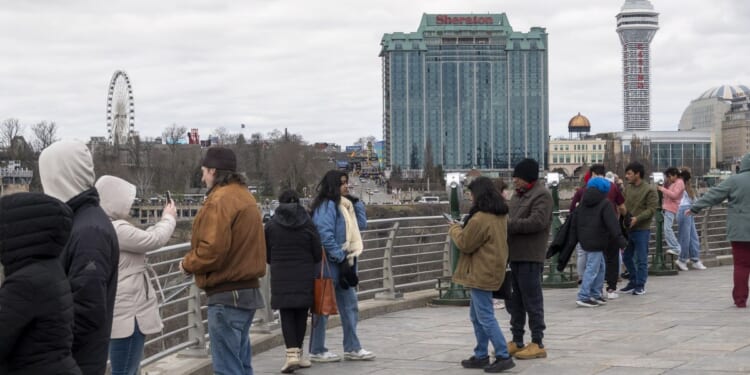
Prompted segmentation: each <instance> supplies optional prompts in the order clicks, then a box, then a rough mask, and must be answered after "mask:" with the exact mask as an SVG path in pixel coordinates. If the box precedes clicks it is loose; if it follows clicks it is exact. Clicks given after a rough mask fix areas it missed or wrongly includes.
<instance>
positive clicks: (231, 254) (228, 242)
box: [180, 147, 266, 374]
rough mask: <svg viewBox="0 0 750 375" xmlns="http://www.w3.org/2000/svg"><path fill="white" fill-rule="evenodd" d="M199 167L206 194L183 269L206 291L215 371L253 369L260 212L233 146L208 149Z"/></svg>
mask: <svg viewBox="0 0 750 375" xmlns="http://www.w3.org/2000/svg"><path fill="white" fill-rule="evenodd" d="M201 165H202V166H201V170H202V172H203V178H202V181H203V182H204V183H205V184H206V187H207V188H208V193H207V197H206V200H205V202H204V203H203V207H201V209H200V211H199V212H198V215H197V216H196V217H195V221H194V222H193V237H192V240H191V249H190V251H189V252H188V253H187V254H186V255H185V258H184V259H183V260H182V263H181V264H180V267H181V268H182V269H183V271H184V272H185V273H192V274H194V275H195V283H196V285H197V286H198V287H199V288H201V289H204V290H205V291H206V295H208V333H209V336H210V339H211V357H212V362H213V363H212V365H213V369H214V373H216V374H245V373H252V365H251V362H250V360H251V357H252V350H251V346H250V339H249V335H248V334H249V330H250V325H251V324H252V322H253V316H254V315H255V310H257V309H259V308H262V307H264V304H263V296H262V295H261V294H260V290H259V289H258V287H259V286H260V284H259V278H260V277H262V276H263V275H265V273H266V239H265V233H264V231H263V223H262V220H261V217H260V210H258V205H257V203H256V202H255V198H254V197H253V195H252V194H251V193H250V192H249V191H248V189H247V184H246V183H245V181H244V178H243V177H242V176H241V175H239V174H237V172H236V169H237V159H236V157H235V155H234V152H233V151H232V150H230V149H227V148H222V147H212V148H209V149H208V152H207V153H206V157H205V158H204V159H203V162H202V163H201Z"/></svg>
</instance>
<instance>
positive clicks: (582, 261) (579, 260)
mask: <svg viewBox="0 0 750 375" xmlns="http://www.w3.org/2000/svg"><path fill="white" fill-rule="evenodd" d="M584 272H586V250H583V248H582V247H581V244H580V243H578V244H576V273H578V279H579V280H580V279H583V273H584Z"/></svg>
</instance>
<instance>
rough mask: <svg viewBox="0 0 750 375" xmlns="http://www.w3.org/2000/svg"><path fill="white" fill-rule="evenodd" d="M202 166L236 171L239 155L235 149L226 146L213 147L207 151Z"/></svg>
mask: <svg viewBox="0 0 750 375" xmlns="http://www.w3.org/2000/svg"><path fill="white" fill-rule="evenodd" d="M201 166H204V167H206V168H216V169H222V170H226V171H232V172H235V171H236V170H237V157H236V156H235V155H234V151H232V150H230V149H228V148H224V147H211V148H209V149H208V151H207V152H206V157H204V158H203V162H202V163H201Z"/></svg>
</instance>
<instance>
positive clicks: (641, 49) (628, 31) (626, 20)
mask: <svg viewBox="0 0 750 375" xmlns="http://www.w3.org/2000/svg"><path fill="white" fill-rule="evenodd" d="M656 30H659V13H657V12H655V11H654V6H653V5H651V2H649V1H648V0H626V1H625V4H623V6H622V8H621V9H620V13H618V14H617V34H619V35H620V43H621V44H622V82H623V130H625V131H636V130H649V129H651V40H652V39H653V38H654V35H655V34H656Z"/></svg>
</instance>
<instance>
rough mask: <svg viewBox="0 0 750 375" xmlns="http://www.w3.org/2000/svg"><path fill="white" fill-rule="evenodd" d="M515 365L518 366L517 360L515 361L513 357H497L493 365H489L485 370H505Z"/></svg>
mask: <svg viewBox="0 0 750 375" xmlns="http://www.w3.org/2000/svg"><path fill="white" fill-rule="evenodd" d="M513 367H516V364H515V362H513V358H511V357H508V358H499V357H498V358H496V359H495V362H492V364H491V365H487V367H485V368H484V372H503V371H505V370H509V369H512V368H513Z"/></svg>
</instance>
